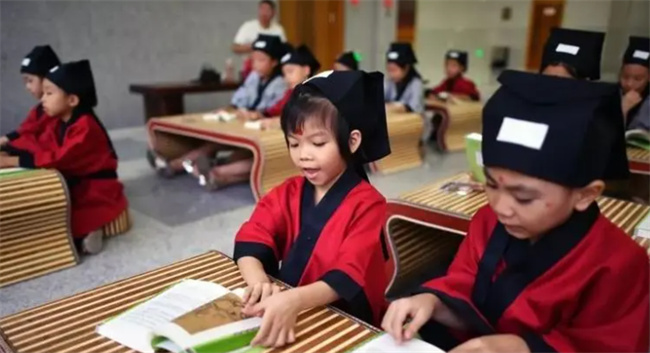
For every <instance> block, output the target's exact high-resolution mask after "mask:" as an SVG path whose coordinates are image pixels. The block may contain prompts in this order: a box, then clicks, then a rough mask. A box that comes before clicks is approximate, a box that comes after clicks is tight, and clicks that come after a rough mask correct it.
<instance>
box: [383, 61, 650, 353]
mask: <svg viewBox="0 0 650 353" xmlns="http://www.w3.org/2000/svg"><path fill="white" fill-rule="evenodd" d="M499 81H500V83H501V84H502V86H501V87H500V88H499V90H498V91H497V92H496V93H495V94H494V96H492V97H491V98H490V100H489V101H488V103H487V104H486V106H485V108H484V110H483V136H482V144H483V146H482V150H483V163H484V165H485V175H486V178H487V183H486V196H487V199H488V203H489V205H486V206H485V207H483V208H481V209H480V210H479V211H478V212H477V213H476V215H475V216H474V217H473V219H472V221H471V223H470V226H469V230H468V233H467V237H466V238H465V240H464V241H463V243H462V244H461V246H460V248H459V250H458V253H457V254H456V257H455V259H454V261H453V263H452V264H451V266H450V268H449V269H448V272H447V274H446V275H445V276H443V277H438V278H434V279H432V280H430V281H428V282H426V283H423V284H422V286H421V287H420V288H418V289H416V290H414V291H413V294H414V295H413V296H411V297H406V298H403V299H399V300H397V301H395V302H393V303H391V305H390V307H389V309H388V311H387V313H386V316H385V317H384V321H383V324H382V327H383V328H384V329H385V330H386V331H387V332H389V333H390V334H391V335H392V336H393V337H394V338H395V339H396V340H398V341H401V340H408V339H410V338H412V337H413V336H414V335H415V334H416V333H418V331H419V333H420V334H421V336H422V337H423V338H424V339H425V340H428V341H429V342H431V343H433V344H435V345H436V346H438V347H440V348H442V349H444V350H449V349H453V350H452V352H466V351H476V352H550V351H560V352H565V351H566V352H569V351H571V352H646V351H648V349H649V348H650V346H649V330H650V325H649V322H648V317H649V309H650V307H649V293H648V292H649V284H650V282H649V278H648V276H649V275H650V267H649V266H648V255H647V254H646V252H645V250H644V249H643V248H641V247H640V246H639V245H638V244H636V243H635V242H634V241H633V240H632V239H631V238H630V237H629V236H628V235H627V234H625V233H624V232H623V231H622V230H621V229H619V228H617V227H616V226H615V225H614V224H613V223H612V222H610V221H609V220H608V219H607V218H605V217H604V216H603V215H602V214H601V212H600V209H599V206H598V204H597V203H596V198H597V197H598V196H600V194H601V193H602V191H603V189H604V186H605V185H604V182H603V181H602V179H603V174H604V172H605V170H606V169H608V168H611V166H609V165H608V163H609V160H610V159H609V158H608V157H609V155H610V154H611V153H612V152H611V150H612V149H613V146H612V144H611V141H613V140H614V139H615V136H614V135H618V134H621V131H620V130H619V129H616V128H615V127H614V125H613V120H612V119H611V118H610V117H609V114H610V110H609V109H610V108H609V107H608V106H604V105H602V104H601V102H602V100H603V99H604V97H607V96H611V95H617V94H618V88H617V86H616V85H613V84H606V83H595V82H588V81H582V80H566V79H562V78H557V77H549V76H544V75H537V74H530V73H524V72H514V71H506V72H504V73H503V74H502V75H501V76H500V78H499ZM454 347H455V348H454Z"/></svg>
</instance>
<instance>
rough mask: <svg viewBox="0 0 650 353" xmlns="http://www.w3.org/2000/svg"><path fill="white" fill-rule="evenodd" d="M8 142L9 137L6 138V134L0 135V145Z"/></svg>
mask: <svg viewBox="0 0 650 353" xmlns="http://www.w3.org/2000/svg"><path fill="white" fill-rule="evenodd" d="M8 142H9V139H8V138H7V136H1V137H0V146H4V145H6V144H7V143H8Z"/></svg>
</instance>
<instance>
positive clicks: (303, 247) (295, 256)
mask: <svg viewBox="0 0 650 353" xmlns="http://www.w3.org/2000/svg"><path fill="white" fill-rule="evenodd" d="M360 182H361V177H360V176H359V175H358V174H357V173H356V172H355V171H354V170H353V169H352V168H348V169H346V170H345V172H343V174H341V176H340V177H339V179H338V180H337V181H336V182H335V183H334V185H332V187H331V188H330V189H329V190H328V191H327V193H326V194H325V196H323V198H322V199H321V200H320V202H319V203H318V204H317V205H315V204H314V200H315V198H314V197H315V193H316V188H315V187H314V185H313V184H312V183H310V182H309V181H307V180H305V183H304V184H303V186H302V198H301V201H300V232H299V233H298V237H297V239H296V241H295V242H294V243H293V246H291V249H290V250H289V253H288V254H287V257H286V258H285V259H284V260H283V261H282V267H281V268H280V275H279V278H280V280H281V281H283V282H285V283H287V284H289V285H291V286H294V287H295V286H297V285H298V283H299V282H300V279H301V278H302V275H303V272H304V271H305V268H306V267H307V263H308V262H309V259H310V258H311V256H312V253H313V251H314V248H315V247H316V243H317V242H318V238H319V237H320V236H321V233H322V231H323V228H324V227H325V224H326V223H327V221H329V219H330V218H332V215H333V214H334V212H335V211H336V210H337V209H338V207H339V206H340V205H341V203H342V202H343V200H344V199H345V197H346V196H347V195H348V194H349V193H350V191H352V189H354V188H355V187H356V186H357V185H359V183H360Z"/></svg>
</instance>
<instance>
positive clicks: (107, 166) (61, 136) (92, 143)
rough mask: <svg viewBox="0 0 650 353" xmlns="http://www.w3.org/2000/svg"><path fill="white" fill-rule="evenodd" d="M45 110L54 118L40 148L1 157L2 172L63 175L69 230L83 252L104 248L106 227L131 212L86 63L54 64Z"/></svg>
mask: <svg viewBox="0 0 650 353" xmlns="http://www.w3.org/2000/svg"><path fill="white" fill-rule="evenodd" d="M42 102H43V110H44V112H45V113H46V114H47V115H49V116H52V117H54V118H56V120H55V121H54V122H53V123H51V124H48V125H47V129H46V130H45V131H44V132H43V137H42V138H41V139H40V140H39V142H40V146H38V148H33V149H29V150H18V151H16V152H17V156H12V157H8V156H0V168H6V167H17V166H19V167H23V168H51V169H56V170H58V171H59V172H60V173H61V174H63V176H64V177H65V180H66V183H67V185H68V188H69V191H70V198H71V204H72V207H71V211H72V212H71V213H72V214H71V230H72V236H73V237H74V240H75V243H76V244H77V245H78V247H79V248H80V250H81V251H82V252H85V253H90V254H94V253H97V252H99V251H101V249H102V244H103V243H102V238H103V236H104V234H103V229H102V227H103V226H104V225H106V224H108V223H110V222H112V221H113V220H115V219H117V218H118V217H119V216H120V215H121V214H122V213H123V212H125V211H126V210H127V207H128V205H127V200H126V197H125V196H124V190H123V189H124V188H123V186H122V183H120V181H119V180H118V179H117V155H116V154H115V150H114V149H113V144H112V142H111V139H110V137H109V136H108V134H107V133H106V130H105V129H104V126H103V125H102V123H101V122H100V121H99V119H98V118H97V116H96V115H95V112H94V111H93V107H95V105H97V95H96V93H95V83H94V80H93V74H92V71H91V68H90V62H88V60H82V61H77V62H70V63H66V64H62V65H60V66H55V67H54V68H52V69H51V70H50V72H49V73H48V74H47V76H46V77H45V79H44V80H43V98H42Z"/></svg>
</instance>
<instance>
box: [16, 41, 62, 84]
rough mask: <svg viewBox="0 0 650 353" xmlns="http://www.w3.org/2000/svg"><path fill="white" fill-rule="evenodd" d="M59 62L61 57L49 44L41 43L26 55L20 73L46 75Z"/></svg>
mask: <svg viewBox="0 0 650 353" xmlns="http://www.w3.org/2000/svg"><path fill="white" fill-rule="evenodd" d="M59 64H61V61H59V57H58V56H56V53H55V52H54V50H52V48H51V47H50V46H49V45H39V46H36V47H34V49H32V50H31V51H30V52H29V53H28V54H27V55H25V57H24V58H23V61H22V63H21V65H20V73H24V74H31V75H36V76H39V77H45V75H47V73H48V72H50V69H51V68H53V67H55V66H57V65H59Z"/></svg>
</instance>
